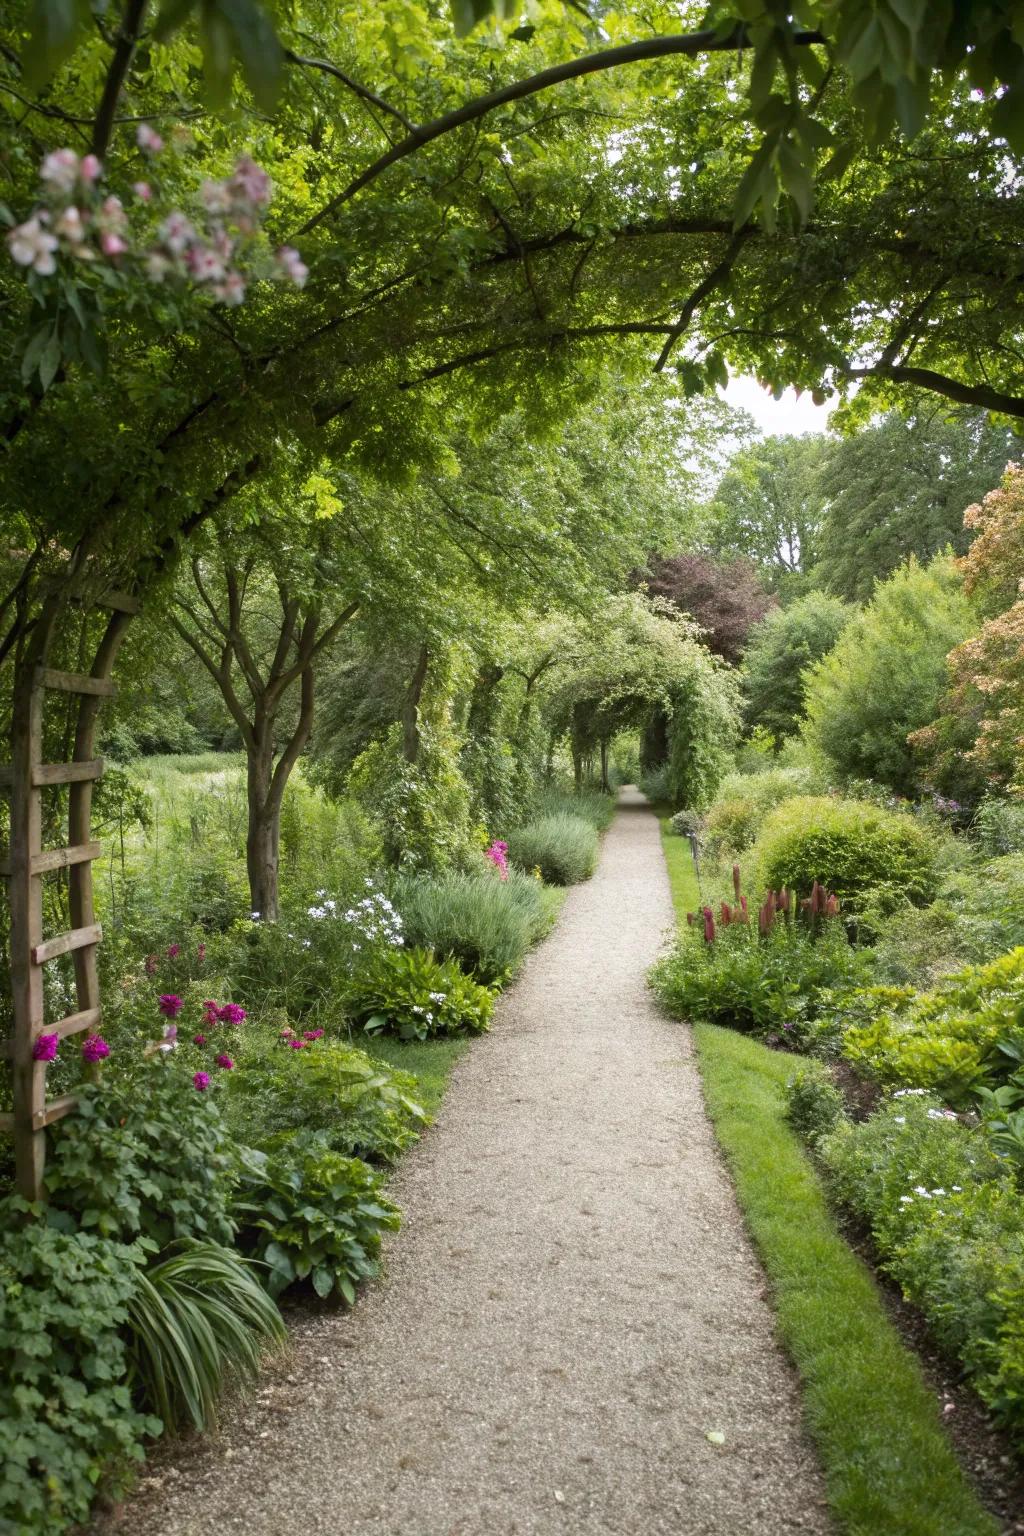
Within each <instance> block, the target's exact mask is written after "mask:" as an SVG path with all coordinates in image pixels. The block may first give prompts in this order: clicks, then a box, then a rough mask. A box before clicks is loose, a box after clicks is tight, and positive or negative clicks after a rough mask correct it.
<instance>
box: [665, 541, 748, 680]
mask: <svg viewBox="0 0 1024 1536" xmlns="http://www.w3.org/2000/svg"><path fill="white" fill-rule="evenodd" d="M642 580H643V582H644V584H645V586H646V588H647V591H648V593H649V594H650V596H651V597H659V598H662V599H664V601H665V602H668V603H671V604H672V606H673V607H674V608H678V609H679V611H680V613H688V614H689V615H690V617H691V618H693V619H696V621H697V623H698V624H699V625H700V627H701V629H702V630H704V632H705V633H704V636H703V639H704V641H705V643H706V645H707V647H708V649H709V650H711V651H713V652H714V653H715V655H716V656H721V657H722V658H723V659H724V660H725V661H730V662H733V663H735V662H737V661H738V660H739V658H740V655H741V654H742V651H743V647H744V645H745V643H746V639H747V636H748V635H749V633H750V631H751V629H752V628H753V627H754V625H755V624H758V623H760V621H761V620H762V619H763V618H764V616H765V614H766V613H767V612H768V610H769V609H770V608H772V607H773V606H774V604H775V599H774V598H773V597H772V596H771V594H770V593H768V592H766V591H765V588H764V586H763V585H762V583H761V579H760V577H759V576H758V573H757V571H756V570H755V568H754V566H753V565H752V564H751V562H750V561H749V560H745V559H733V560H725V561H722V560H715V559H713V558H712V557H711V556H710V555H704V554H684V555H672V556H670V557H668V558H653V559H652V560H651V561H650V562H649V564H648V568H647V570H646V571H645V572H644V573H643V576H642Z"/></svg>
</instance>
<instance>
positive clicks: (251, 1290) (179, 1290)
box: [128, 1238, 285, 1434]
mask: <svg viewBox="0 0 1024 1536" xmlns="http://www.w3.org/2000/svg"><path fill="white" fill-rule="evenodd" d="M128 1327H129V1329H130V1331H131V1350H132V1358H131V1366H132V1377H133V1382H134V1385H135V1387H136V1390H137V1391H138V1392H139V1393H140V1394H141V1396H142V1398H143V1400H144V1401H145V1402H146V1403H147V1404H148V1405H150V1406H152V1407H153V1408H154V1409H155V1411H156V1412H157V1413H158V1414H159V1415H160V1418H161V1420H162V1422H163V1426H164V1430H165V1431H167V1432H170V1433H172V1434H174V1433H179V1432H180V1431H181V1430H183V1429H186V1428H191V1429H198V1430H202V1429H211V1428H213V1427H215V1426H216V1423H217V1400H218V1398H219V1397H220V1395H221V1393H222V1392H223V1390H224V1387H225V1384H226V1382H227V1381H228V1380H229V1379H234V1380H236V1381H243V1382H245V1381H253V1380H255V1378H256V1375H257V1373H258V1371H259V1368H260V1363H261V1360H262V1357H263V1352H264V1350H265V1348H266V1346H267V1344H268V1343H281V1342H283V1340H284V1338H285V1329H284V1324H283V1323H282V1321H281V1315H280V1313H279V1312H278V1310H277V1307H276V1306H275V1305H274V1303H273V1301H272V1300H271V1299H270V1297H269V1296H268V1295H267V1293H266V1291H265V1290H263V1289H262V1287H261V1286H260V1285H259V1283H258V1281H257V1280H256V1278H255V1275H254V1273H253V1269H252V1267H251V1266H250V1265H249V1264H247V1263H246V1261H245V1260H244V1259H242V1258H240V1257H239V1255H238V1254H237V1253H235V1252H234V1250H233V1249H231V1248H224V1247H221V1246H220V1245H219V1244H218V1243H201V1242H195V1241H192V1240H189V1239H187V1238H186V1239H182V1240H181V1241H180V1242H178V1243H175V1245H174V1247H173V1250H172V1251H170V1252H168V1253H166V1254H165V1255H164V1256H163V1257H162V1258H161V1259H159V1260H158V1262H157V1263H156V1264H153V1265H152V1266H151V1267H150V1268H149V1269H148V1270H146V1271H144V1272H143V1273H141V1274H140V1275H139V1276H138V1280H137V1285H136V1289H135V1291H134V1294H133V1295H132V1296H131V1298H130V1300H129V1302H128Z"/></svg>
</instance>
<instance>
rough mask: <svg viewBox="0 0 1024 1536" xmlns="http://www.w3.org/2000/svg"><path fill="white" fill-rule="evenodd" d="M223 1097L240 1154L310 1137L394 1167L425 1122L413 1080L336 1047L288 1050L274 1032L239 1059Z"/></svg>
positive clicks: (329, 1043) (332, 1043) (324, 1044)
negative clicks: (314, 1134)
mask: <svg viewBox="0 0 1024 1536" xmlns="http://www.w3.org/2000/svg"><path fill="white" fill-rule="evenodd" d="M225 1090H226V1091H225V1094H224V1105H225V1113H226V1118H227V1121H228V1124H229V1126H230V1127H231V1130H232V1133H233V1135H234V1136H235V1138H236V1140H237V1141H238V1142H240V1143H241V1144H242V1145H246V1146H255V1147H260V1148H262V1147H270V1146H281V1145H283V1144H284V1143H285V1142H287V1141H288V1140H289V1139H291V1138H293V1137H295V1136H296V1135H299V1134H301V1133H302V1132H305V1131H316V1132H318V1133H320V1135H321V1136H322V1137H323V1141H324V1144H325V1146H328V1147H330V1148H331V1149H332V1150H333V1151H336V1152H344V1153H346V1154H347V1155H349V1156H353V1157H361V1158H364V1159H366V1160H369V1161H381V1162H393V1161H394V1160H395V1159H396V1158H397V1157H399V1156H400V1154H401V1153H402V1152H404V1151H405V1150H406V1148H407V1147H408V1146H409V1145H410V1143H412V1142H413V1141H415V1140H416V1137H417V1134H418V1132H419V1130H420V1128H421V1127H422V1125H423V1122H424V1114H423V1111H422V1109H421V1108H420V1106H419V1104H418V1103H417V1100H416V1079H415V1078H414V1077H412V1076H411V1075H410V1074H409V1073H408V1072H396V1071H392V1070H390V1069H389V1068H388V1067H386V1066H384V1065H383V1064H382V1063H381V1062H378V1061H375V1060H373V1059H372V1058H371V1057H370V1056H368V1055H367V1054H366V1053H365V1052H364V1051H360V1050H356V1049H355V1048H354V1047H353V1046H350V1045H347V1044H343V1043H342V1042H341V1041H339V1040H319V1041H317V1042H315V1043H313V1044H310V1045H308V1046H307V1047H305V1048H304V1049H301V1050H292V1049H291V1046H290V1040H289V1039H285V1040H281V1039H280V1038H278V1037H277V1035H276V1032H275V1035H274V1038H273V1042H272V1043H271V1044H269V1045H267V1044H264V1045H263V1047H262V1049H261V1050H259V1052H258V1054H257V1053H254V1052H248V1051H247V1052H246V1053H245V1054H244V1055H242V1056H241V1057H240V1059H239V1062H238V1070H237V1071H235V1072H231V1073H229V1074H228V1076H227V1081H226V1083H225Z"/></svg>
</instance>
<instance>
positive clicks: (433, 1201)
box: [116, 791, 831, 1536]
mask: <svg viewBox="0 0 1024 1536" xmlns="http://www.w3.org/2000/svg"><path fill="white" fill-rule="evenodd" d="M671 922H672V909H671V900H670V895H669V888H668V881H667V877H666V873H665V868H664V861H663V859H662V855H661V849H660V845H659V840H658V827H657V823H656V821H655V818H654V817H653V816H652V815H651V814H650V812H649V811H648V810H647V809H646V806H645V804H644V802H643V801H642V799H641V797H640V796H639V795H638V794H637V793H636V792H635V791H626V792H625V793H624V795H623V798H622V804H621V809H620V811H619V813H618V815H617V817H616V819H615V822H614V823H613V825H612V827H611V829H610V830H609V832H608V834H607V837H606V839H605V842H604V846H603V852H602V857H601V862H600V866H599V868H598V871H597V874H596V875H595V876H594V878H593V880H591V881H590V882H589V883H588V884H586V885H584V886H579V887H577V888H576V889H574V890H573V891H572V892H570V894H569V897H568V900H567V903H566V905H565V908H564V910H563V913H562V916H561V918H560V920H559V923H558V926H557V928H556V930H555V932H554V933H553V934H552V935H551V937H549V938H548V939H547V940H546V942H545V943H544V944H543V945H541V946H540V948H539V949H537V950H536V951H535V952H534V953H533V954H532V955H531V956H530V958H529V959H528V961H527V963H526V966H525V967H524V970H523V972H522V975H521V976H520V978H519V979H518V981H517V982H516V984H515V985H514V986H513V987H512V988H511V989H510V990H509V991H508V993H507V994H506V995H505V997H504V998H503V999H502V1001H501V1003H500V1005H499V1008H498V1010H497V1017H496V1022H495V1027H494V1030H493V1033H492V1034H491V1035H490V1036H488V1037H486V1038H484V1039H482V1040H481V1041H480V1042H478V1043H477V1044H476V1045H474V1047H473V1049H472V1050H471V1051H470V1053H469V1054H468V1055H467V1056H466V1057H464V1058H463V1060H462V1061H461V1062H460V1063H459V1065H458V1067H457V1068H456V1073H455V1077H454V1079H453V1082H452V1085H451V1088H450V1090H449V1093H448V1096H447V1098H446V1100H445V1103H444V1107H443V1110H442V1113H441V1115H440V1117H439V1120H438V1123H437V1125H436V1126H435V1128H434V1129H433V1130H432V1131H431V1132H430V1133H429V1134H428V1136H427V1137H426V1138H425V1140H424V1141H423V1143H422V1145H421V1146H420V1147H418V1148H417V1149H416V1150H415V1151H414V1152H413V1153H412V1155H411V1156H410V1157H408V1158H407V1160H406V1162H405V1163H404V1164H403V1166H402V1168H401V1169H400V1171H399V1173H398V1175H397V1177H396V1178H395V1180H394V1193H395V1195H396V1197H397V1199H398V1201H399V1204H400V1205H401V1207H402V1209H403V1211H404V1213H405V1225H404V1228H403V1231H402V1232H401V1234H400V1235H399V1236H398V1237H397V1238H396V1239H394V1240H393V1241H392V1242H391V1245H390V1247H389V1251H388V1274H387V1278H386V1280H385V1281H384V1282H383V1283H382V1284H381V1285H379V1286H376V1287H374V1288H372V1289H371V1290H370V1291H369V1292H368V1293H367V1294H366V1295H364V1296H363V1297H362V1299H361V1300H360V1302H359V1304H358V1306H357V1307H356V1308H355V1309H354V1310H353V1311H352V1312H351V1313H348V1314H330V1315H324V1314H320V1315H318V1316H307V1317H305V1318H304V1319H303V1320H301V1321H300V1323H299V1326H298V1327H297V1328H296V1330H295V1335H294V1344H293V1348H292V1350H291V1352H290V1354H289V1355H288V1356H287V1357H286V1358H285V1359H283V1360H281V1361H278V1362H276V1363H275V1364H274V1365H272V1366H271V1368H270V1371H269V1373H268V1375H267V1377H266V1379H265V1382H264V1384H263V1388H262V1390H261V1391H260V1393H259V1395H258V1397H257V1399H256V1400H255V1401H254V1402H250V1403H246V1404H241V1405H239V1406H238V1407H237V1408H236V1409H235V1410H234V1411H233V1413H232V1414H231V1415H230V1416H229V1417H228V1420H227V1422H225V1424H224V1426H223V1429H222V1431H221V1434H220V1436H219V1437H217V1438H214V1439H206V1440H202V1441H197V1442H195V1443H194V1444H193V1445H192V1447H191V1448H190V1447H187V1446H184V1447H177V1448H171V1449H170V1450H167V1451H163V1452H161V1453H158V1455H157V1457H156V1458H155V1460H154V1463H153V1466H152V1469H151V1472H150V1475H149V1476H148V1477H147V1478H146V1479H145V1481H144V1483H143V1486H142V1488H141V1489H140V1491H139V1493H138V1494H137V1495H136V1497H135V1498H134V1499H133V1500H132V1501H131V1503H130V1504H129V1505H128V1507H127V1509H125V1510H123V1511H122V1512H121V1514H120V1518H118V1519H116V1529H117V1530H118V1532H121V1533H123V1532H128V1533H129V1536H212V1533H214V1532H217V1533H225V1532H232V1531H239V1532H244V1533H246V1536H282V1533H287V1532H294V1533H297V1536H513V1533H514V1536H529V1533H536V1536H548V1533H551V1536H556V1533H557V1536H572V1533H576V1532H580V1533H585V1536H634V1533H635V1536H662V1533H664V1536H668V1533H672V1536H782V1533H786V1532H797V1531H798V1532H805V1533H807V1532H820V1533H824V1532H828V1531H829V1530H830V1529H831V1526H830V1523H829V1519H828V1516H827V1513H826V1510H825V1504H824V1498H823V1488H822V1480H821V1475H820V1472H819V1470H818V1467H817V1464H816V1462H815V1459H814V1456H813V1454H812V1452H811V1450H810V1449H809V1446H808V1444H807V1442H806V1440H805V1438H804V1435H803V1432H802V1429H801V1425H800V1411H799V1400H798V1394H797V1389H796V1385H795V1381H794V1378H793V1374H792V1372H791V1370H790V1368H789V1366H788V1365H787V1363H786V1362H785V1360H784V1358H783V1356H782V1354H781V1351H780V1346H779V1344H778V1341H777V1340H776V1337H775V1333H774V1323H773V1315H772V1312H771V1308H770V1306H769V1303H768V1300H767V1296H766V1282H765V1278H764V1275H763V1273H762V1271H761V1269H760V1266H759V1264H758V1262H757V1260H756V1258H755V1257H754V1255H753V1253H752V1250H751V1247H750V1243H749V1241H748V1238H747V1236H746V1234H745V1231H744V1228H743V1225H742V1222H741V1219H740V1215H739V1212H738V1209H737V1206H736V1202H735V1197H734V1195H733V1191H732V1188H731V1185H730V1183H729V1179H728V1176H727V1174H726V1172H725V1171H724V1168H723V1165H722V1163H721V1160H720V1156H719V1153H718V1150H717V1146H716V1143H715V1141H714V1137H713V1133H712V1131H711V1128H710V1125H709V1123H708V1120H707V1116H706V1114H705V1111H704V1107H703V1103H702V1099H701V1090H700V1082H699V1078H698V1074H697V1068H696V1065H695V1061H694V1056H693V1052H692V1048H691V1044H690V1039H689V1033H688V1031H687V1030H686V1029H685V1027H683V1026H681V1025H679V1024H671V1023H669V1022H667V1021H666V1020H665V1019H663V1018H662V1017H661V1015H660V1014H659V1013H658V1011H657V1008H656V1006H655V1004H654V1002H653V1000H652V999H651V997H650V995H649V993H648V992H647V990H646V987H645V973H646V971H647V968H648V966H649V965H650V963H651V961H652V960H653V959H654V958H655V955H656V953H657V951H658V948H659V945H660V944H661V942H662V940H663V938H664V935H665V932H666V930H667V929H668V928H669V925H670V924H671ZM709 1433H714V1434H716V1436H717V1435H718V1434H721V1435H722V1436H724V1440H723V1441H722V1443H720V1444H719V1443H715V1442H714V1441H711V1440H709V1439H708V1434H709Z"/></svg>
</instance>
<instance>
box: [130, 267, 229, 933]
mask: <svg viewBox="0 0 1024 1536" xmlns="http://www.w3.org/2000/svg"><path fill="white" fill-rule="evenodd" d="M172 265H173V263H172V262H171V261H170V260H169V259H168V257H166V256H164V255H163V254H162V252H160V251H150V253H149V255H148V256H147V257H146V276H147V277H148V278H149V280H150V282H151V283H162V282H163V280H164V278H165V277H166V276H167V274H168V272H170V270H171V268H172ZM255 920H256V919H255V917H254V918H253V921H254V922H255Z"/></svg>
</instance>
